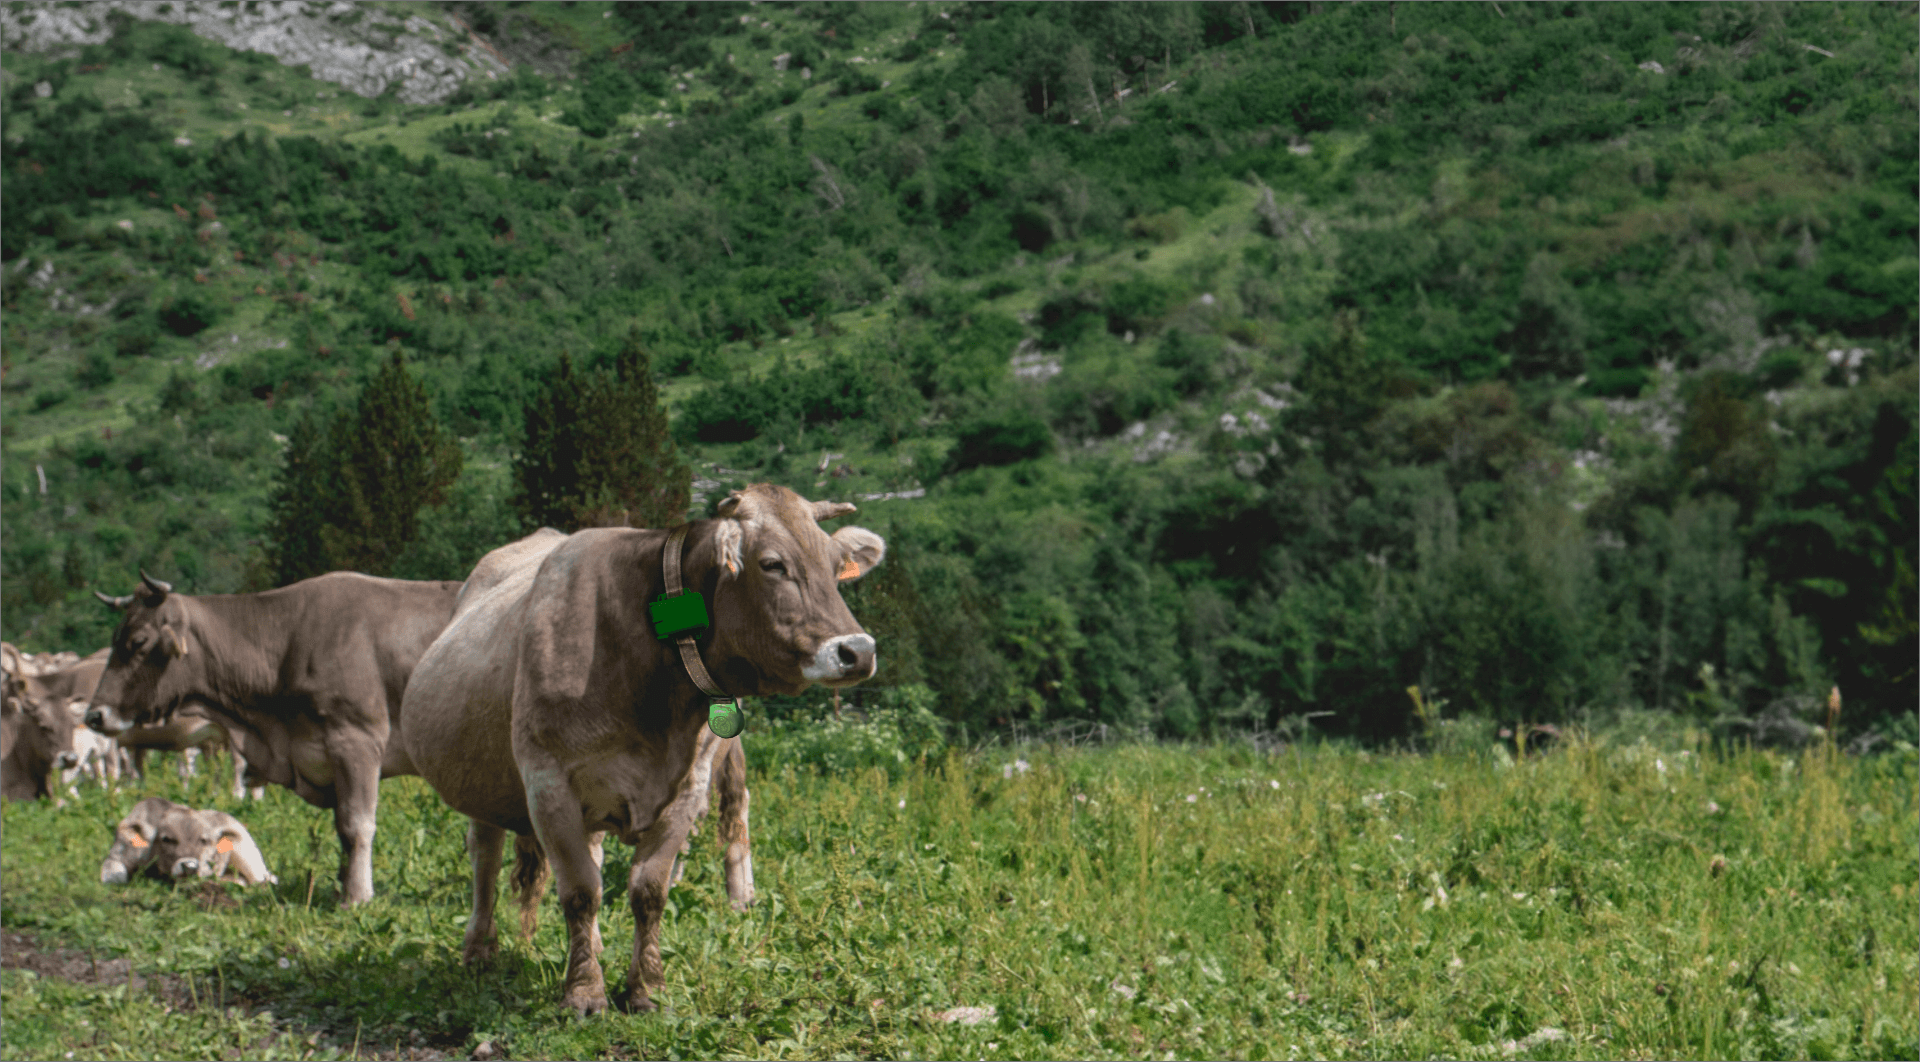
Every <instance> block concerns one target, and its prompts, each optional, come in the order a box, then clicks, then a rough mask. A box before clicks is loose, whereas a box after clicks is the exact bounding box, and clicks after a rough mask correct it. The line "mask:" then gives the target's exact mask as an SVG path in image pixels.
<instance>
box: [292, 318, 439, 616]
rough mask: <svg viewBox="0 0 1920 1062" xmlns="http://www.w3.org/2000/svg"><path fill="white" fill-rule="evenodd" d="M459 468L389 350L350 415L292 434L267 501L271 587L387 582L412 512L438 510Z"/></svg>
mask: <svg viewBox="0 0 1920 1062" xmlns="http://www.w3.org/2000/svg"><path fill="white" fill-rule="evenodd" d="M461 464H462V457H461V453H460V446H459V443H458V442H456V441H455V440H454V438H453V437H452V435H451V434H449V433H448V432H447V431H446V430H445V429H444V428H442V427H441V426H440V422H439V419H438V418H437V417H435V416H434V412H433V406H432V403H431V402H429V401H428V399H427V390H426V387H425V386H424V385H422V384H421V383H420V381H418V380H416V379H414V378H413V376H412V374H410V373H408V372H407V368H406V364H405V363H404V362H403V361H402V360H401V356H400V352H399V351H397V350H396V351H394V353H393V357H392V358H391V359H390V360H389V361H387V362H386V363H385V364H383V365H382V366H381V367H380V370H379V371H378V372H377V373H375V374H374V377H373V379H372V380H370V381H368V383H367V387H366V390H365V391H363V392H362V393H361V395H360V399H359V401H358V402H356V403H355V404H354V407H353V408H352V409H351V410H344V411H342V412H340V413H338V414H336V415H335V416H334V417H332V418H331V420H330V421H329V422H328V423H326V424H325V425H324V427H323V426H322V425H321V423H320V422H319V421H318V420H316V419H314V418H311V417H309V418H303V419H302V420H301V422H300V424H299V425H298V426H296V427H295V429H294V435H293V437H292V438H291V439H290V440H289V441H288V445H287V462H286V465H285V466H284V467H283V468H282V469H281V473H280V478H279V481H278V482H277V483H276V485H275V488H274V492H273V495H272V497H271V498H270V499H269V501H268V507H269V510H270V511H271V512H272V514H273V523H272V543H271V545H270V546H269V548H268V552H269V558H270V564H271V567H272V570H273V576H274V579H275V581H276V582H277V583H279V584H280V585H285V584H286V583H290V582H294V581H296V580H299V579H305V578H307V577H309V576H313V575H319V574H321V573H322V572H329V571H342V570H345V571H359V572H365V573H367V574H368V575H385V574H387V572H389V571H390V570H391V569H392V566H393V561H394V559H395V558H396V557H398V556H399V555H400V552H401V551H402V550H404V549H405V548H406V546H407V544H408V543H409V542H411V541H413V539H414V537H415V534H416V533H417V532H418V530H419V514H420V507H421V506H423V505H439V504H441V503H442V502H444V501H446V498H447V491H448V489H449V488H450V487H451V486H452V485H453V482H454V480H456V479H458V478H459V477H460V467H461Z"/></svg>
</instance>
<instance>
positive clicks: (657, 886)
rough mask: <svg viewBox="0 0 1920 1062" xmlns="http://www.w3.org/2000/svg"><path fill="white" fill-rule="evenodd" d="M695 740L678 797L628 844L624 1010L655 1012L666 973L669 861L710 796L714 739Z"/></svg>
mask: <svg viewBox="0 0 1920 1062" xmlns="http://www.w3.org/2000/svg"><path fill="white" fill-rule="evenodd" d="M699 740H700V742H701V744H702V746H703V747H701V748H699V749H697V750H696V751H695V753H694V758H693V770H692V771H691V772H690V773H689V775H688V777H687V778H686V779H685V780H684V781H683V782H682V784H681V787H680V790H679V792H677V793H675V794H674V797H673V799H672V800H671V801H669V802H668V804H667V806H666V807H665V808H663V809H661V811H660V815H659V817H658V818H656V819H654V821H653V823H652V825H650V826H648V827H647V828H646V829H644V830H641V831H640V832H639V834H638V836H636V837H635V838H634V841H633V869H632V871H631V872H629V873H628V875H627V905H628V906H629V907H630V908H632V910H633V964H632V966H631V967H629V969H628V971H627V995H626V1007H627V1009H628V1010H629V1011H635V1012H644V1011H651V1010H657V1009H659V1006H660V1005H659V1004H658V1003H655V1002H654V1001H653V998H652V995H651V993H652V992H656V991H659V990H660V989H661V988H663V987H665V985H666V969H665V967H664V966H663V965H662V964H661V961H660V915H661V912H662V911H663V910H664V909H665V908H666V905H667V890H668V889H671V888H672V887H673V864H674V861H675V859H676V858H677V857H678V855H679V852H680V849H681V846H682V845H684V844H685V843H686V840H687V833H688V831H689V830H691V829H692V828H693V823H694V820H695V819H696V818H698V817H699V815H700V812H701V811H703V810H705V808H706V806H707V803H708V800H709V799H710V797H711V793H710V790H709V788H708V786H709V783H710V781H711V779H712V768H713V754H714V749H713V747H712V746H711V745H708V744H707V742H712V741H718V740H719V739H717V738H714V737H713V736H712V735H711V734H710V733H709V732H708V731H706V730H704V729H703V730H702V731H701V732H700V738H699Z"/></svg>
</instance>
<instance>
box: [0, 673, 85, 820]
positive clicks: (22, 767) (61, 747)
mask: <svg viewBox="0 0 1920 1062" xmlns="http://www.w3.org/2000/svg"><path fill="white" fill-rule="evenodd" d="M35 682H36V676H15V672H12V670H8V672H6V678H4V684H6V688H4V691H0V795H4V797H6V799H10V801H36V799H40V797H52V795H54V785H52V778H54V774H56V772H61V770H67V768H71V766H73V764H77V762H79V755H75V751H73V720H71V718H69V716H67V711H65V707H56V705H54V703H52V701H46V699H42V697H36V695H33V686H31V684H35Z"/></svg>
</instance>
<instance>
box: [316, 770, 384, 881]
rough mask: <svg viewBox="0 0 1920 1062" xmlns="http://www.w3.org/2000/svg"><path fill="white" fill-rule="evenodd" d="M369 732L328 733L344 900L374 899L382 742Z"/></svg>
mask: <svg viewBox="0 0 1920 1062" xmlns="http://www.w3.org/2000/svg"><path fill="white" fill-rule="evenodd" d="M384 739H385V735H381V736H380V738H379V739H375V738H374V737H373V736H372V735H370V734H359V733H351V732H349V733H339V732H335V733H333V734H330V735H328V742H327V744H328V746H329V750H330V751H332V753H333V757H332V758H333V769H334V797H335V799H336V801H338V802H337V803H336V804H335V805H334V808H333V829H334V832H335V833H337V834H339V835H340V891H341V903H342V904H343V905H345V906H348V907H351V906H353V905H355V904H361V903H365V902H367V901H368V900H371V899H373V832H374V821H375V820H374V812H375V810H376V809H378V807H379V805H380V742H381V741H384Z"/></svg>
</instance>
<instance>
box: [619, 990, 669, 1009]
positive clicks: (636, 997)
mask: <svg viewBox="0 0 1920 1062" xmlns="http://www.w3.org/2000/svg"><path fill="white" fill-rule="evenodd" d="M621 1009H622V1010H624V1011H626V1012H627V1013H628V1014H652V1013H654V1012H656V1011H658V1010H659V1009H660V1004H658V1003H655V1002H654V1001H653V997H652V996H650V995H648V994H647V990H646V989H645V988H635V989H630V990H628V992H627V998H626V1001H625V1003H624V1004H623V1005H622V1007H621Z"/></svg>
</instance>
